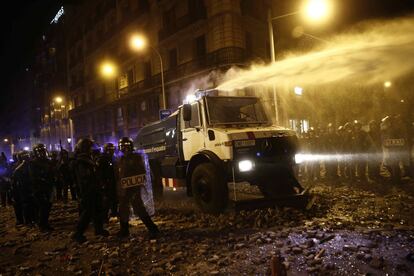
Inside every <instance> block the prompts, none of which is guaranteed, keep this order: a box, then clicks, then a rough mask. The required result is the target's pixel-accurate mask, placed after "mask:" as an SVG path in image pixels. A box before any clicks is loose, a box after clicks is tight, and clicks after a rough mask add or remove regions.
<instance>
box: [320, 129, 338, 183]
mask: <svg viewBox="0 0 414 276" xmlns="http://www.w3.org/2000/svg"><path fill="white" fill-rule="evenodd" d="M323 142H324V153H325V154H326V155H327V156H329V157H330V158H327V159H326V160H325V170H326V178H327V179H329V180H335V179H337V178H338V160H337V158H336V157H337V154H338V146H337V145H338V135H337V133H336V132H335V128H334V126H333V124H332V123H329V124H328V126H327V128H326V133H325V134H324V136H323Z"/></svg>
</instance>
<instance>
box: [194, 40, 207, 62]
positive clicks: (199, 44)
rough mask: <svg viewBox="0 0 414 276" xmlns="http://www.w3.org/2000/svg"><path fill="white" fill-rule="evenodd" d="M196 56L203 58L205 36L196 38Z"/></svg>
mask: <svg viewBox="0 0 414 276" xmlns="http://www.w3.org/2000/svg"><path fill="white" fill-rule="evenodd" d="M195 52H196V56H197V57H200V56H204V55H205V54H206V37H205V35H202V36H199V37H197V38H196V51H195Z"/></svg>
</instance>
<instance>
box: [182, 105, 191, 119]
mask: <svg viewBox="0 0 414 276" xmlns="http://www.w3.org/2000/svg"><path fill="white" fill-rule="evenodd" d="M183 119H184V121H185V122H188V121H191V104H184V105H183Z"/></svg>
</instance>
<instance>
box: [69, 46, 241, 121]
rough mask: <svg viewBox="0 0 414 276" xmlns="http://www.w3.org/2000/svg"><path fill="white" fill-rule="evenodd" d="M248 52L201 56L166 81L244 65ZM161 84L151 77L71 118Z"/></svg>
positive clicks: (166, 74) (168, 75)
mask: <svg viewBox="0 0 414 276" xmlns="http://www.w3.org/2000/svg"><path fill="white" fill-rule="evenodd" d="M246 58H247V57H246V52H245V50H244V49H243V48H239V47H227V48H222V49H219V50H217V51H214V52H211V53H208V54H207V55H204V56H201V57H200V58H197V59H194V60H192V61H189V62H186V63H183V64H180V65H178V66H177V67H175V68H174V69H170V70H168V71H165V72H164V78H165V81H166V82H168V81H172V80H175V79H179V78H182V77H185V76H188V75H191V74H193V73H196V72H198V71H201V70H203V69H212V68H214V67H218V66H229V65H235V64H238V65H242V64H244V63H245V62H246V60H247V59H246ZM160 84H161V74H157V75H154V76H151V77H150V78H146V79H144V80H142V81H140V82H137V83H134V84H131V85H129V86H128V87H127V88H125V89H123V90H122V93H119V91H118V92H117V93H115V92H114V93H110V94H105V95H104V96H103V97H101V98H99V99H97V100H95V101H93V102H90V103H87V104H84V105H82V106H79V107H76V108H75V109H73V110H71V111H70V116H73V114H76V113H78V112H83V111H86V110H88V109H90V108H93V107H96V106H101V105H105V104H107V103H110V102H113V101H115V100H117V99H119V98H120V97H126V96H128V95H130V94H131V93H137V92H138V91H142V90H146V89H149V88H151V87H154V86H159V85H160Z"/></svg>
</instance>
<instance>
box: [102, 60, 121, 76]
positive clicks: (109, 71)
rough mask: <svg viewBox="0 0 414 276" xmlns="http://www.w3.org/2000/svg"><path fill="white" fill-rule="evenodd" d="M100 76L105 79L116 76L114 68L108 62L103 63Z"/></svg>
mask: <svg viewBox="0 0 414 276" xmlns="http://www.w3.org/2000/svg"><path fill="white" fill-rule="evenodd" d="M100 71H101V75H102V76H103V77H105V78H113V77H115V75H116V71H117V70H116V66H115V65H114V64H113V63H112V62H109V61H105V62H103V63H102V64H101V68H100Z"/></svg>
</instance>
